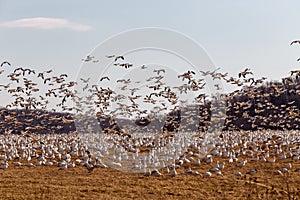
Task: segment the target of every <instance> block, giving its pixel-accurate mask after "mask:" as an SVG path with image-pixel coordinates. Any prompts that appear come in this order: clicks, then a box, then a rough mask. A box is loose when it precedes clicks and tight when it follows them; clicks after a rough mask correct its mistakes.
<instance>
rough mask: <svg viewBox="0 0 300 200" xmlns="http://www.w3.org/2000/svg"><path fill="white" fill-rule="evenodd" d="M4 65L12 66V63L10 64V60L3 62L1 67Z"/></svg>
mask: <svg viewBox="0 0 300 200" xmlns="http://www.w3.org/2000/svg"><path fill="white" fill-rule="evenodd" d="M3 65H9V66H11V64H10V63H9V62H8V61H4V62H2V63H1V67H3Z"/></svg>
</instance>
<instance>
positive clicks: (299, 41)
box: [290, 40, 300, 45]
mask: <svg viewBox="0 0 300 200" xmlns="http://www.w3.org/2000/svg"><path fill="white" fill-rule="evenodd" d="M297 43H298V44H300V40H294V41H293V42H291V44H290V45H293V44H297Z"/></svg>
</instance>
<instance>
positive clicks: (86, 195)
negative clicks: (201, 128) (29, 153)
mask: <svg viewBox="0 0 300 200" xmlns="http://www.w3.org/2000/svg"><path fill="white" fill-rule="evenodd" d="M220 161H222V160H220ZM288 162H291V161H290V160H289V161H288V160H286V161H281V162H278V163H260V162H251V163H248V164H247V165H246V166H244V167H243V168H237V167H236V166H234V164H231V165H229V164H227V165H226V166H225V169H224V170H223V174H224V176H216V175H213V176H212V177H201V176H195V175H183V174H181V175H178V176H176V177H171V176H169V175H164V176H161V177H153V176H151V177H149V176H145V175H142V174H130V173H124V172H120V171H116V170H113V169H103V168H97V169H95V170H94V171H93V172H92V173H91V174H89V173H87V170H86V169H85V168H83V167H76V168H72V169H67V170H58V169H57V168H56V167H42V166H41V167H36V168H29V167H15V166H11V167H9V168H8V169H5V170H1V171H0V199H297V198H299V197H298V196H300V188H299V185H300V173H299V172H293V169H295V168H296V167H300V162H299V161H297V162H292V164H293V169H292V170H291V172H290V173H288V174H286V175H284V176H281V175H274V173H273V172H274V171H275V170H276V169H280V168H282V167H283V166H285V165H286V164H287V163H288ZM213 165H214V164H203V163H202V164H201V165H200V166H198V167H193V169H195V170H198V171H199V172H201V173H204V172H205V171H208V170H209V168H210V167H211V166H213ZM253 168H257V169H259V171H258V172H257V173H256V174H255V175H252V176H251V175H246V176H243V177H237V176H235V175H233V174H232V172H233V171H241V172H242V173H243V174H245V172H246V171H247V170H249V169H253Z"/></svg>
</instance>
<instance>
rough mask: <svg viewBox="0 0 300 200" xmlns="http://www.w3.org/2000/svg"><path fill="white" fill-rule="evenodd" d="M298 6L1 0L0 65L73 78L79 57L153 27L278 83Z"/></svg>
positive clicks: (296, 49)
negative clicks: (134, 31) (127, 33)
mask: <svg viewBox="0 0 300 200" xmlns="http://www.w3.org/2000/svg"><path fill="white" fill-rule="evenodd" d="M299 8H300V2H299V1H296V0H295V1H292V0H287V1H277V0H272V1H271V0H266V1H261V0H252V1H237V0H228V1H225V0H218V1H217V0H210V1H202V0H197V1H196V0H190V1H179V0H172V1H169V0H166V1H158V0H153V1H141V0H129V1H116V0H110V1H102V0H101V1H82V0H72V1H58V0H52V1H39V0H27V1H17V0H0V45H1V46H0V47H1V48H0V61H3V60H8V61H10V62H11V63H12V64H13V65H14V66H27V67H32V68H34V69H38V70H45V69H53V70H54V71H56V72H58V73H67V74H69V75H70V76H71V77H74V78H75V77H76V75H77V73H78V71H79V70H80V67H81V65H82V60H81V59H82V58H84V57H85V56H86V55H88V54H89V53H90V52H91V51H92V50H93V49H94V48H95V47H96V46H97V45H98V44H99V43H101V42H103V41H105V40H106V39H107V38H109V37H111V36H113V35H116V34H118V33H120V32H123V31H127V30H131V29H136V28H143V27H160V28H167V29H171V30H175V31H178V32H180V33H182V34H184V35H186V36H188V37H190V38H192V39H193V40H195V41H196V42H197V43H198V44H200V45H201V46H202V47H203V48H204V49H205V51H206V52H207V54H208V55H209V56H210V58H211V59H212V61H213V62H214V64H215V65H216V66H217V67H221V70H222V72H229V74H232V75H237V73H238V72H240V71H242V70H243V69H245V68H246V67H247V68H250V69H251V70H252V71H253V72H254V73H255V74H256V75H257V76H258V77H262V76H266V77H268V78H269V79H270V80H278V79H280V78H282V77H285V76H287V75H289V71H290V70H292V69H299V66H300V63H299V62H297V61H296V60H297V59H298V58H299V57H300V46H297V45H293V46H290V43H291V42H292V41H293V40H296V39H300V26H299V20H300V12H299Z"/></svg>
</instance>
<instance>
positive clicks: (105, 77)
mask: <svg viewBox="0 0 300 200" xmlns="http://www.w3.org/2000/svg"><path fill="white" fill-rule="evenodd" d="M104 79H107V80H110V79H109V78H108V77H107V76H104V77H102V78H101V79H100V81H103V80H104Z"/></svg>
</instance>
